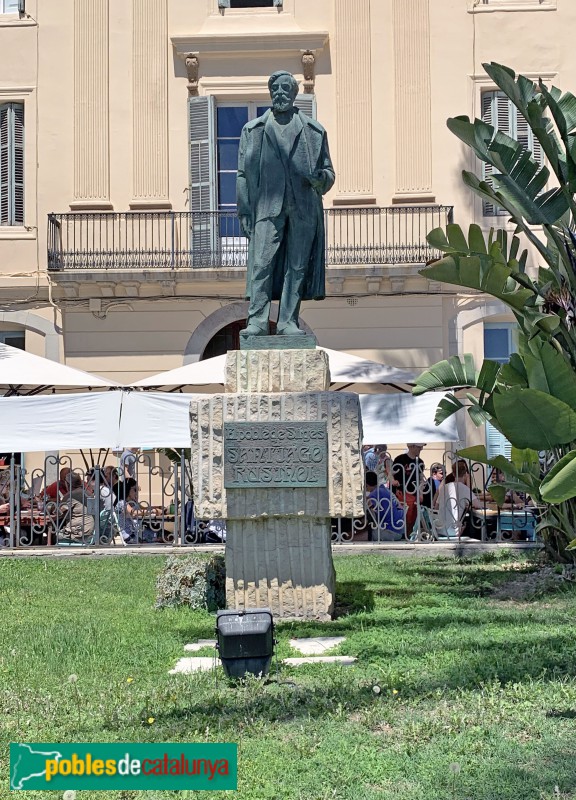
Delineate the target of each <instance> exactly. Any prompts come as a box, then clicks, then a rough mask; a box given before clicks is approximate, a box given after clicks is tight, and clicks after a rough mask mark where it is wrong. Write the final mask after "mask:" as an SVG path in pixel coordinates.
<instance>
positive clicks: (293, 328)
mask: <svg viewBox="0 0 576 800" xmlns="http://www.w3.org/2000/svg"><path fill="white" fill-rule="evenodd" d="M276 335H277V336H298V335H301V336H305V335H306V332H305V331H301V330H300V328H299V327H298V325H296V324H295V323H294V322H289V323H288V324H287V325H285V326H284V327H283V328H278V329H277V330H276Z"/></svg>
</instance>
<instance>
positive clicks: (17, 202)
mask: <svg viewBox="0 0 576 800" xmlns="http://www.w3.org/2000/svg"><path fill="white" fill-rule="evenodd" d="M12 131H13V136H12V145H13V156H12V163H13V173H12V174H13V189H12V191H13V197H14V199H13V207H12V211H13V216H12V224H13V225H23V224H24V106H23V105H22V104H16V103H14V104H13V105H12Z"/></svg>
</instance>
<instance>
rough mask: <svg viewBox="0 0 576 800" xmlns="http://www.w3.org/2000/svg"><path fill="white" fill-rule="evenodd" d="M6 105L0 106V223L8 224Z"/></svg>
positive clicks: (8, 153) (8, 185) (8, 152)
mask: <svg viewBox="0 0 576 800" xmlns="http://www.w3.org/2000/svg"><path fill="white" fill-rule="evenodd" d="M9 110H10V107H9V106H8V105H3V106H0V225H9V224H10V222H9V219H10V218H9V208H10V183H9V164H10V151H9V147H8V114H9Z"/></svg>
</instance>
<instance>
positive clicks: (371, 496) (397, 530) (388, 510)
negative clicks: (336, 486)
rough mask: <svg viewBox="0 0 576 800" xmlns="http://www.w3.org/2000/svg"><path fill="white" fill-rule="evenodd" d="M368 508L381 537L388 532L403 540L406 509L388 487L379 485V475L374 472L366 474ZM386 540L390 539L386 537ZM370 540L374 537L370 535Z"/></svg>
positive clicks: (370, 471) (374, 527) (373, 525)
mask: <svg viewBox="0 0 576 800" xmlns="http://www.w3.org/2000/svg"><path fill="white" fill-rule="evenodd" d="M366 495H367V498H366V508H367V511H368V516H369V517H371V518H372V527H373V530H375V531H376V532H377V533H378V534H379V535H380V534H381V533H382V532H384V531H387V532H388V533H390V532H392V533H393V534H395V536H393V537H391V538H395V539H401V538H403V536H404V509H403V508H402V507H401V506H400V504H399V503H398V501H397V500H396V498H395V497H394V495H393V494H392V492H391V491H390V490H389V489H387V488H386V486H383V485H382V484H381V485H378V475H377V474H376V473H375V472H373V471H372V470H368V472H367V473H366ZM385 538H390V536H386V537H385ZM368 540H369V541H371V540H372V537H371V535H370V534H369V535H368Z"/></svg>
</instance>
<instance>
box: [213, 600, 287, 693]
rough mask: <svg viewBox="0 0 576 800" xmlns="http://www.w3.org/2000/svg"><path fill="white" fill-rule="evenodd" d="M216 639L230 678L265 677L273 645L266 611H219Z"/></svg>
mask: <svg viewBox="0 0 576 800" xmlns="http://www.w3.org/2000/svg"><path fill="white" fill-rule="evenodd" d="M216 636H217V644H216V648H217V650H218V652H219V654H220V659H221V661H222V666H223V667H224V672H225V673H226V675H227V676H228V677H229V678H244V677H245V676H246V675H248V674H250V675H255V676H256V677H264V676H265V675H267V674H268V672H269V671H270V664H271V662H272V655H273V654H274V645H275V643H276V642H275V640H274V621H273V619H272V612H271V611H270V609H269V608H250V609H246V610H238V609H236V610H229V611H219V612H218V614H217V615H216Z"/></svg>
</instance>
